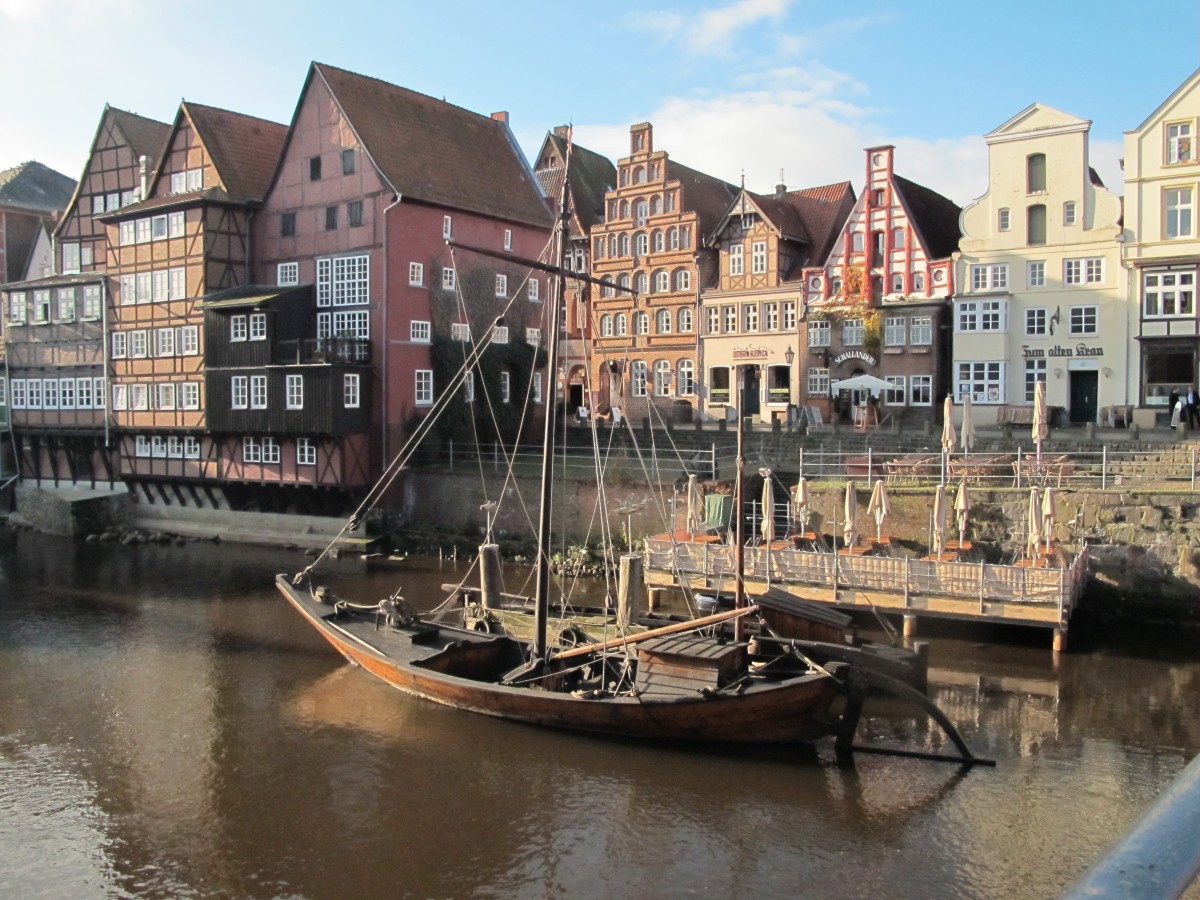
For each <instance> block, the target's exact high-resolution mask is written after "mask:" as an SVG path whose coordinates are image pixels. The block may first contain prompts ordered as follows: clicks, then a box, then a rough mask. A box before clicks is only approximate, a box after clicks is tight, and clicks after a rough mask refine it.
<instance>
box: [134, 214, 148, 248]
mask: <svg viewBox="0 0 1200 900" xmlns="http://www.w3.org/2000/svg"><path fill="white" fill-rule="evenodd" d="M133 235H134V241H135V243H138V244H148V243H150V238H151V232H150V220H149V219H148V218H147V219H134V222H133Z"/></svg>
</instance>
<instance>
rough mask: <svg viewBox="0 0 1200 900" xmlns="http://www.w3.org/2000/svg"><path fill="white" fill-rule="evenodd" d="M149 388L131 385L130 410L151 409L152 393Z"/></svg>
mask: <svg viewBox="0 0 1200 900" xmlns="http://www.w3.org/2000/svg"><path fill="white" fill-rule="evenodd" d="M147 387H148V386H147V385H144V384H131V385H130V386H129V408H130V409H149V408H150V391H148V390H147Z"/></svg>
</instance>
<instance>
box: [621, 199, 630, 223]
mask: <svg viewBox="0 0 1200 900" xmlns="http://www.w3.org/2000/svg"><path fill="white" fill-rule="evenodd" d="M620 218H622V219H628V218H629V201H628V200H622V201H621V216H620Z"/></svg>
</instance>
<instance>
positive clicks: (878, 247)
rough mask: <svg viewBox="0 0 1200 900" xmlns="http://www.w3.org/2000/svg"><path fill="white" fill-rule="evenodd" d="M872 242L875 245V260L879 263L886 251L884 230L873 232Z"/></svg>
mask: <svg viewBox="0 0 1200 900" xmlns="http://www.w3.org/2000/svg"><path fill="white" fill-rule="evenodd" d="M871 244H872V246H873V247H874V253H873V254H872V255H873V256H874V258H875V262H876V263H877V264H878V262H879V261H880V260H882V259H883V252H884V247H883V232H882V231H876V232H873V233H872V234H871Z"/></svg>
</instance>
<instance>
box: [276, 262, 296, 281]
mask: <svg viewBox="0 0 1200 900" xmlns="http://www.w3.org/2000/svg"><path fill="white" fill-rule="evenodd" d="M275 283H276V284H277V285H278V286H279V287H290V286H291V285H293V284H299V283H300V263H298V262H284V263H279V264H278V265H277V266H276V267H275Z"/></svg>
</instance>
